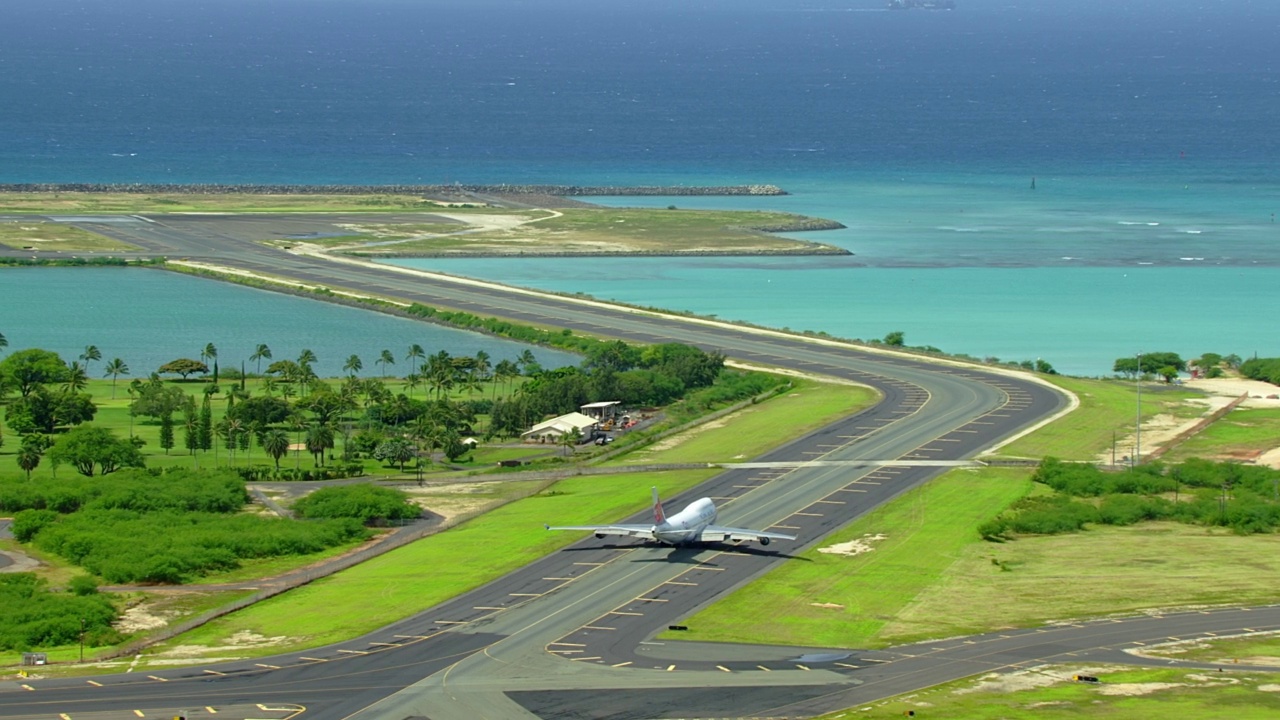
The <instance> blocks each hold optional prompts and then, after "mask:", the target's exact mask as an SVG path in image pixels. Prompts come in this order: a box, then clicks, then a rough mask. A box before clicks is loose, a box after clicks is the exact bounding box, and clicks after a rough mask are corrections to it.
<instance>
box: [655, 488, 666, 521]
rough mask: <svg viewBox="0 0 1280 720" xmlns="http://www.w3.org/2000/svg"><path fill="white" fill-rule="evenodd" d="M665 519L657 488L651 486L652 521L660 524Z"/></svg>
mask: <svg viewBox="0 0 1280 720" xmlns="http://www.w3.org/2000/svg"><path fill="white" fill-rule="evenodd" d="M666 521H667V514H666V513H664V512H662V501H661V500H659V499H658V488H656V487H655V488H653V523H654V524H655V525H661V524H662V523H664V522H666Z"/></svg>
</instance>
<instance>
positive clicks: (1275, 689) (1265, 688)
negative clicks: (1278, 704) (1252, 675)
mask: <svg viewBox="0 0 1280 720" xmlns="http://www.w3.org/2000/svg"><path fill="white" fill-rule="evenodd" d="M1258 689H1259V690H1261V691H1262V692H1280V685H1259V686H1258Z"/></svg>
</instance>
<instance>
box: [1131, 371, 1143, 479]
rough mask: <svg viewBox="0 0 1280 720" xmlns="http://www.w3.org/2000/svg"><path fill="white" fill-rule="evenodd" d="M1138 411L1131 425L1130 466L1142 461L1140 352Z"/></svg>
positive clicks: (1135, 465)
mask: <svg viewBox="0 0 1280 720" xmlns="http://www.w3.org/2000/svg"><path fill="white" fill-rule="evenodd" d="M1135 384H1136V385H1137V386H1138V411H1137V417H1136V419H1135V420H1134V424H1133V425H1134V427H1133V462H1132V463H1131V464H1130V467H1137V466H1138V463H1140V462H1142V353H1138V381H1137V383H1135Z"/></svg>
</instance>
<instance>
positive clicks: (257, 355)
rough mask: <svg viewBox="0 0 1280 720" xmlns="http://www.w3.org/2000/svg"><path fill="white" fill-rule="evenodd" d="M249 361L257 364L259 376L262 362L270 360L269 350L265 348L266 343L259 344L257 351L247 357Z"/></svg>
mask: <svg viewBox="0 0 1280 720" xmlns="http://www.w3.org/2000/svg"><path fill="white" fill-rule="evenodd" d="M249 359H250V360H253V361H255V362H257V363H258V374H259V375H261V374H262V361H263V360H270V359H271V348H269V347H267V344H266V343H259V344H258V349H257V350H254V351H253V354H252V355H250V356H249Z"/></svg>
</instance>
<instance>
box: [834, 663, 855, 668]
mask: <svg viewBox="0 0 1280 720" xmlns="http://www.w3.org/2000/svg"><path fill="white" fill-rule="evenodd" d="M832 664H833V665H839V666H840V667H847V668H852V669H853V670H857V669H858V666H857V665H850V664H848V663H842V662H838V663H832Z"/></svg>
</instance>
